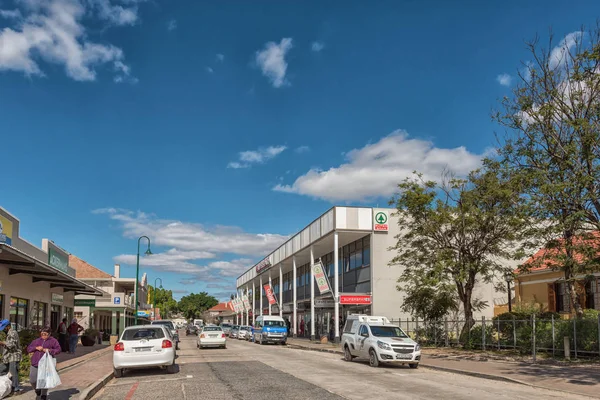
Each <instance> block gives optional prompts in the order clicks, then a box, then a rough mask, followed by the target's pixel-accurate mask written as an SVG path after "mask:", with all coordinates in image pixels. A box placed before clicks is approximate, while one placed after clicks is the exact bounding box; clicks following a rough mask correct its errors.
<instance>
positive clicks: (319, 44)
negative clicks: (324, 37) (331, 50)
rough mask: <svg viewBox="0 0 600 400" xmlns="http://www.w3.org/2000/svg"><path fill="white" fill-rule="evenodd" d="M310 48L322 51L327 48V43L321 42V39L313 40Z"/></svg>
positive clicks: (316, 51)
mask: <svg viewBox="0 0 600 400" xmlns="http://www.w3.org/2000/svg"><path fill="white" fill-rule="evenodd" d="M310 48H311V50H312V51H314V52H315V53H318V52H320V51H321V50H323V49H324V48H325V43H323V42H319V41H316V42H312V44H311V46H310Z"/></svg>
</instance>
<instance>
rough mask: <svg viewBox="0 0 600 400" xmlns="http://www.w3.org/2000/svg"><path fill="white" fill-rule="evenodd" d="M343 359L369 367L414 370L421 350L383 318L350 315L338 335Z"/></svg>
mask: <svg viewBox="0 0 600 400" xmlns="http://www.w3.org/2000/svg"><path fill="white" fill-rule="evenodd" d="M342 349H344V359H345V360H346V361H352V359H354V358H366V359H368V360H369V365H371V367H378V366H379V364H380V363H388V362H389V363H402V364H408V365H409V366H410V367H411V368H418V367H419V362H420V361H421V347H420V346H419V344H418V343H417V342H415V341H414V340H412V339H411V338H410V337H409V336H408V335H407V334H406V333H405V332H404V331H403V330H402V329H400V327H398V326H396V325H393V324H391V323H390V321H389V320H388V319H387V318H386V317H370V316H367V315H350V316H349V317H348V319H347V320H346V325H345V326H344V333H343V335H342Z"/></svg>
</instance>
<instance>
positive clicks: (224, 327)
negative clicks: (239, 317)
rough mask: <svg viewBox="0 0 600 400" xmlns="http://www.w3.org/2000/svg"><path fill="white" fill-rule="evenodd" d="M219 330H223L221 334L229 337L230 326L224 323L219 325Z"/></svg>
mask: <svg viewBox="0 0 600 400" xmlns="http://www.w3.org/2000/svg"><path fill="white" fill-rule="evenodd" d="M221 328H222V329H223V332H225V334H226V335H227V336H229V332H231V324H228V323H226V322H225V323H223V324H221Z"/></svg>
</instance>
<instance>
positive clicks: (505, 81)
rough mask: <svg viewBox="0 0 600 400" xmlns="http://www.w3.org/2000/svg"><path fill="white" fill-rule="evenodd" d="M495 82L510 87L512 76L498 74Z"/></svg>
mask: <svg viewBox="0 0 600 400" xmlns="http://www.w3.org/2000/svg"><path fill="white" fill-rule="evenodd" d="M496 80H497V81H498V83H499V84H501V85H502V86H510V84H511V83H512V76H510V75H508V74H500V75H498V76H497V77H496Z"/></svg>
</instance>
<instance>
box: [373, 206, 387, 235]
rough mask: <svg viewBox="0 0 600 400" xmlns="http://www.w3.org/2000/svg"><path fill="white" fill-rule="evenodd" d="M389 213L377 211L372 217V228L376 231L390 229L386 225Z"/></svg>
mask: <svg viewBox="0 0 600 400" xmlns="http://www.w3.org/2000/svg"><path fill="white" fill-rule="evenodd" d="M388 219H389V215H388V212H387V211H378V212H377V213H375V218H373V230H374V231H376V232H387V231H389V230H390V226H389V225H388Z"/></svg>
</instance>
